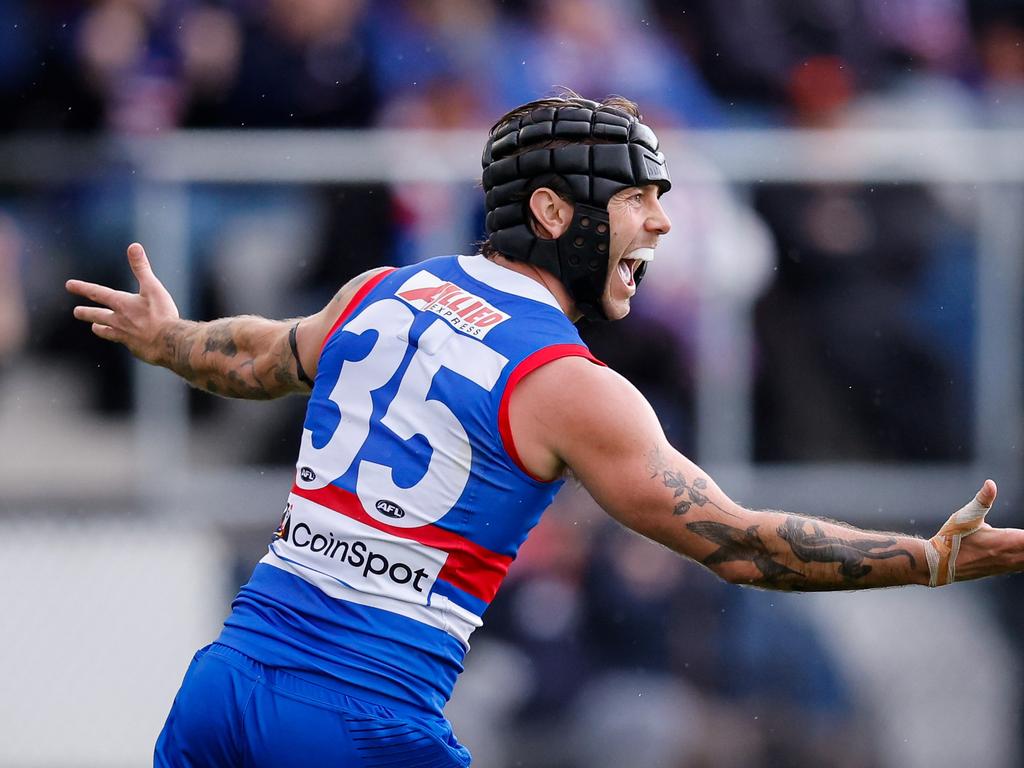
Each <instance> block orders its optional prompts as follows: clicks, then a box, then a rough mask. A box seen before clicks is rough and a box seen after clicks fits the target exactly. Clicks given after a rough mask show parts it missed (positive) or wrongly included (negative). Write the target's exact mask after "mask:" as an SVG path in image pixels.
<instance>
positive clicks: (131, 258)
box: [128, 243, 156, 288]
mask: <svg viewBox="0 0 1024 768" xmlns="http://www.w3.org/2000/svg"><path fill="white" fill-rule="evenodd" d="M128 266H130V267H131V268H132V274H134V275H135V279H136V280H138V281H139V287H140V288H142V287H144V286H145V285H146V284H147V283H149V282H150V281H151V280H155V279H156V275H154V274H153V268H152V267H151V266H149V259H148V258H147V257H146V249H145V248H143V247H142V244H141V243H132V244H131V245H129V246H128Z"/></svg>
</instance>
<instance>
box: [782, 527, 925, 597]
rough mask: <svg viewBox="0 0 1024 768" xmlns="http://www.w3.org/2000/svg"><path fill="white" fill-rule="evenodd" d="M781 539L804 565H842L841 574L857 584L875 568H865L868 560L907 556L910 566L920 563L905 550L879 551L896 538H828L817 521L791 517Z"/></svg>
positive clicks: (867, 566) (889, 545)
mask: <svg viewBox="0 0 1024 768" xmlns="http://www.w3.org/2000/svg"><path fill="white" fill-rule="evenodd" d="M808 522H809V523H810V524H811V530H810V531H806V530H804V525H805V523H808ZM778 534H779V538H781V539H784V540H785V541H786V542H788V543H789V548H790V549H792V550H793V554H795V555H796V556H797V557H798V558H799V559H800V560H801V561H802V562H804V563H839V573H840V575H842V576H843V578H845V579H847V580H848V581H855V580H856V579H860V578H863V577H864V576H867V575H868V574H869V573H871V566H870V565H864V559H865V558H867V559H870V560H886V559H888V558H890V557H904V556H906V557H907V559H908V560H910V567H911V568H914V567H916V565H917V562H916V561H915V560H914V556H913V555H912V554H910V552H908V551H907V550H905V549H890V550H888V551H886V552H875V551H874V550H877V549H884V548H885V547H891V546H893V545H894V544H896V539H849V540H844V539H841V538H839V537H838V536H827V535H825V532H824V531H822V529H821V525H820V524H819V523H818V522H817V521H814V520H804V519H801V518H799V517H795V516H789V517H787V518H786V520H785V522H784V523H783V524H782V525H780V526H779V529H778Z"/></svg>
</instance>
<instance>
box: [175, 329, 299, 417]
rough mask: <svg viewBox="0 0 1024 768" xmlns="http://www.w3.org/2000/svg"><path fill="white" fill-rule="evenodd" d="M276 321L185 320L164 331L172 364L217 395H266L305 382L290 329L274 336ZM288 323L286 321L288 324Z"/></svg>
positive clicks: (253, 397)
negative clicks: (299, 372)
mask: <svg viewBox="0 0 1024 768" xmlns="http://www.w3.org/2000/svg"><path fill="white" fill-rule="evenodd" d="M272 325H275V324H274V323H273V322H272V321H267V320H263V319H262V318H227V319H224V320H214V321H212V322H209V323H181V324H179V325H175V326H173V327H172V328H170V329H169V330H167V331H166V332H165V333H164V337H163V343H164V349H165V358H166V360H167V367H168V368H170V369H171V370H172V371H174V372H175V373H177V374H178V375H179V376H181V377H182V378H184V379H185V380H186V381H188V382H189V383H190V384H191V385H192V386H195V387H200V388H202V389H205V390H207V391H208V392H212V393H213V394H215V395H222V396H224V397H236V398H244V399H248V400H267V399H270V398H273V397H278V396H280V395H283V394H286V393H287V392H291V391H295V390H297V389H303V388H305V385H302V384H301V383H300V382H299V381H298V377H297V375H296V372H295V370H294V367H295V366H294V361H293V360H292V355H291V349H290V347H289V346H288V338H287V332H285V333H283V334H281V333H278V334H276V335H277V336H279V337H280V338H278V339H276V340H272V341H270V342H269V343H270V346H269V348H268V347H267V340H266V335H267V334H268V333H269V332H270V326H272ZM283 327H286V326H283Z"/></svg>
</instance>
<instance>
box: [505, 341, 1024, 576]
mask: <svg viewBox="0 0 1024 768" xmlns="http://www.w3.org/2000/svg"><path fill="white" fill-rule="evenodd" d="M517 397H518V398H520V399H519V401H518V404H517V401H516V398H517ZM512 408H513V414H512V415H513V417H514V418H515V417H516V416H517V414H518V419H517V420H515V421H514V422H513V428H514V429H515V428H516V426H517V425H518V426H519V427H520V429H519V433H517V434H516V435H515V439H516V443H517V447H519V448H520V451H519V452H520V455H521V456H522V455H533V456H540V457H541V458H542V459H543V457H544V455H545V452H543V451H542V452H537V451H531V450H530V447H531V446H536V445H538V444H539V443H546V444H547V446H548V451H547V453H549V455H550V456H551V457H552V460H553V461H554V460H557V463H547V464H546V466H545V462H544V461H539V462H537V463H536V464H535V465H534V468H535V471H536V472H537V473H538V474H540V476H545V477H550V476H552V474H553V472H554V470H555V469H557V466H558V463H561V464H564V465H567V466H568V467H570V468H571V469H572V471H573V474H574V475H575V476H576V477H577V479H579V481H580V482H581V483H582V484H583V485H584V487H586V488H587V490H588V491H589V492H590V493H591V495H592V496H593V497H594V499H595V500H596V501H597V502H598V503H599V504H600V505H601V506H602V507H603V508H604V509H605V510H606V511H607V512H609V513H610V514H611V515H612V516H613V517H615V518H616V519H617V520H619V521H620V522H622V523H623V524H624V525H626V526H628V527H629V528H631V529H633V530H634V531H636V532H638V533H641V534H643V535H644V536H647V537H648V538H651V539H653V540H655V541H658V542H660V543H662V544H664V545H665V546H667V547H669V548H671V549H673V550H675V551H676V552H678V553H680V554H683V555H686V556H688V557H690V558H692V559H694V560H696V561H698V562H699V563H701V564H703V565H704V566H706V567H707V568H709V569H711V570H712V571H714V572H715V573H716V574H718V575H719V576H721V577H722V578H723V579H725V580H727V581H730V582H733V583H737V584H749V585H754V586H759V587H764V588H769V589H779V590H836V589H863V588H869V587H884V586H897V585H903V584H928V583H929V581H930V578H931V577H932V576H933V574H934V573H935V572H936V571H938V572H940V578H939V580H938V583H945V581H944V580H943V578H942V577H941V574H942V573H946V572H947V570H946V566H947V565H948V562H947V560H948V559H949V558H950V556H951V557H952V560H953V562H954V564H955V566H956V574H955V577H956V579H957V580H964V579H972V578H980V577H983V576H990V575H995V574H999V573H1008V572H1012V571H1017V570H1021V568H1022V567H1024V531H1020V530H1015V529H996V528H992V527H990V526H988V525H987V524H985V523H984V513H985V512H987V511H988V508H989V507H991V505H992V502H993V501H994V500H995V493H996V488H995V483H993V482H992V481H991V480H989V481H986V482H985V484H984V485H983V486H982V488H981V490H980V491H979V492H978V495H977V496H976V497H975V499H974V500H973V501H972V502H969V503H968V504H967V505H966V506H965V507H964V508H962V509H961V510H960V511H958V512H957V513H955V514H954V518H951V520H950V522H949V523H947V525H946V526H944V527H943V530H942V531H940V534H937V535H936V537H933V539H932V540H931V541H925V540H923V539H919V538H916V537H914V536H910V535H907V534H902V533H885V532H878V531H867V530H860V529H857V528H854V527H852V526H849V525H846V524H844V523H839V522H834V521H831V520H827V519H823V518H816V517H811V516H807V515H800V514H794V513H790V512H782V511H774V510H754V509H748V508H746V507H744V506H741V505H740V504H738V503H736V502H735V501H733V500H732V499H730V498H729V496H728V495H726V494H725V493H724V492H723V491H722V489H721V488H719V487H718V485H717V484H716V483H715V482H714V480H712V478H711V477H709V476H708V474H707V473H705V472H704V471H703V470H702V469H701V468H700V467H698V466H697V465H696V464H694V463H693V462H691V461H690V460H689V459H687V458H686V457H685V456H683V455H682V454H680V453H679V452H678V451H676V450H675V449H674V448H672V446H671V445H670V444H669V443H668V440H667V439H666V438H665V435H664V432H663V431H662V429H661V426H660V424H659V423H658V420H657V417H656V416H655V414H654V411H653V410H652V409H651V407H650V405H649V404H648V403H647V401H646V400H645V399H644V398H643V396H642V395H641V394H640V393H639V392H638V391H637V390H636V388H635V387H633V385H632V384H630V383H629V382H628V381H626V380H625V379H624V378H622V377H621V376H619V375H618V374H616V373H614V372H613V371H611V370H609V369H607V368H599V367H598V366H594V365H592V364H590V363H589V362H587V361H586V360H584V359H582V358H569V359H565V360H558V361H555V362H553V363H550V364H549V365H547V366H544V367H542V368H540V369H539V370H538V371H535V372H534V373H531V374H530V376H528V377H527V378H526V379H524V380H523V381H522V382H521V383H520V384H519V388H518V390H517V393H516V394H515V395H513V401H512ZM521 440H522V442H523V445H520V441H521ZM922 514H924V512H922ZM947 514H948V513H947ZM964 533H967V534H968V535H967V536H964V535H963V534H964ZM955 536H960V537H961V538H959V539H956V540H955V541H954V537H955ZM930 549H931V550H934V551H930ZM957 550H958V552H957ZM957 554H958V556H957ZM944 558H945V559H944ZM930 561H937V564H936V565H933V564H932V563H931V562H930Z"/></svg>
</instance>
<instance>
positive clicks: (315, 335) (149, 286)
mask: <svg viewBox="0 0 1024 768" xmlns="http://www.w3.org/2000/svg"><path fill="white" fill-rule="evenodd" d="M128 263H129V265H130V267H131V269H132V272H133V273H134V275H135V277H136V279H137V280H138V283H139V291H138V293H130V292H127V291H118V290H115V289H113V288H109V287H107V286H103V285H98V284H96V283H88V282H84V281H82V280H69V281H68V282H67V284H66V287H67V290H68V291H70V292H71V293H73V294H76V295H78V296H82V297H84V298H86V299H89V300H90V301H93V302H95V303H96V304H99V305H101V306H85V305H82V306H77V307H75V310H74V315H75V317H76V318H78V319H79V320H82V321H84V322H87V323H90V324H91V325H92V332H93V333H95V334H96V335H97V336H99V337H100V338H101V339H106V340H108V341H113V342H116V343H119V344H123V345H124V346H125V347H126V348H127V349H128V350H129V351H130V352H131V353H132V354H133V355H135V356H136V357H137V358H139V359H140V360H142V361H143V362H146V363H150V364H151V365H159V366H163V367H165V368H168V369H170V370H172V371H174V372H175V373H177V374H178V375H179V376H181V377H182V378H183V379H185V380H186V381H187V382H188V383H189V384H191V385H192V386H194V387H197V388H199V389H204V390H206V391H207V392H211V393H213V394H216V395H221V396H224V397H235V398H244V399H250V400H268V399H271V398H276V397H281V396H283V395H287V394H291V393H308V392H309V391H310V386H309V384H308V382H307V381H304V380H303V377H302V376H301V375H300V371H299V364H300V363H301V365H302V369H303V371H304V372H305V374H306V378H309V379H312V378H313V377H314V376H315V375H316V370H317V362H318V360H319V356H320V345H321V343H322V342H323V339H324V337H325V336H326V334H327V332H328V331H329V330H330V328H331V327H332V326H333V324H334V322H335V320H336V319H337V318H338V317H339V316H340V314H341V312H342V311H343V310H344V308H345V307H346V306H348V303H349V302H350V301H351V300H352V297H353V296H354V295H355V293H356V291H357V290H358V289H359V287H360V286H361V285H362V284H363V282H365V280H366V279H368V278H369V277H371V276H372V275H373V274H374V273H375V272H377V271H378V270H371V271H369V272H366V273H364V274H362V275H360V276H358V277H356V278H353V279H352V280H351V281H349V282H348V283H347V284H346V285H345V286H343V287H342V289H341V290H340V291H338V293H337V294H336V295H335V296H334V298H333V299H331V301H330V302H329V303H328V304H327V305H326V306H325V307H324V308H323V309H322V310H320V311H319V312H317V313H316V314H314V315H310V316H309V317H306V318H292V319H291V320H270V319H267V318H264V317H257V316H255V315H242V316H238V317H226V318H222V319H219V320H212V321H209V322H194V321H191V320H183V319H182V318H181V317H180V315H179V313H178V308H177V306H176V305H175V303H174V299H173V298H172V297H171V295H170V293H169V292H168V291H167V289H166V288H165V287H164V285H163V284H162V283H161V282H160V280H159V279H157V277H156V275H155V274H154V273H153V270H152V267H151V266H150V264H149V260H148V259H147V257H146V252H145V250H144V249H143V248H142V246H141V245H139V244H138V243H133V244H132V245H130V246H129V247H128ZM293 343H294V346H295V349H294V351H293V349H292V345H293Z"/></svg>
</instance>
